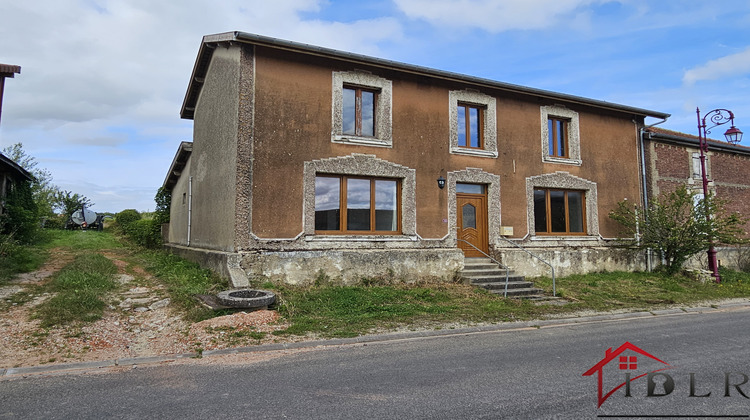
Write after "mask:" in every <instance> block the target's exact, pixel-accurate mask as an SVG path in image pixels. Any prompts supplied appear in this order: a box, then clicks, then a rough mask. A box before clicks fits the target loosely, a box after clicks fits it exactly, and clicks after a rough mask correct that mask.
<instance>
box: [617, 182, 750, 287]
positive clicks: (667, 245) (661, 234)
mask: <svg viewBox="0 0 750 420" xmlns="http://www.w3.org/2000/svg"><path fill="white" fill-rule="evenodd" d="M725 207H726V202H725V201H723V200H721V199H719V198H717V197H715V196H708V197H699V196H696V195H695V194H694V193H692V192H691V191H688V189H687V187H685V186H684V185H683V186H680V187H678V188H677V189H676V190H675V191H673V192H671V193H669V194H662V195H660V196H658V197H656V199H655V200H652V201H651V202H650V203H649V206H648V207H647V208H645V209H643V208H641V209H639V208H637V207H636V206H633V205H631V204H630V203H628V202H626V201H623V202H620V203H618V207H617V209H616V210H613V211H612V212H610V214H609V216H610V217H611V218H612V219H614V220H615V221H617V222H619V223H620V224H621V225H622V226H623V236H625V237H627V239H623V240H622V242H623V244H624V245H625V246H627V247H630V248H632V249H635V250H643V249H648V248H651V249H654V250H657V252H659V253H660V254H661V256H662V257H663V259H664V261H665V263H664V268H665V270H666V272H667V273H669V274H672V275H674V274H677V273H678V272H679V271H680V269H681V268H682V265H683V264H684V263H685V261H687V259H688V258H690V256H692V255H695V254H697V253H698V252H701V251H705V250H708V247H709V238H713V240H714V242H715V243H717V244H719V243H721V244H733V243H738V242H742V241H743V239H742V236H741V235H743V230H742V226H743V225H744V224H745V220H744V218H743V217H742V216H740V215H739V214H737V213H729V212H727V211H726V210H725ZM706 215H711V217H706Z"/></svg>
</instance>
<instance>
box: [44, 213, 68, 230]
mask: <svg viewBox="0 0 750 420" xmlns="http://www.w3.org/2000/svg"><path fill="white" fill-rule="evenodd" d="M67 221H68V216H66V215H64V214H57V215H55V216H54V217H48V218H47V219H46V220H45V221H44V226H43V227H44V228H45V229H64V228H65V222H67Z"/></svg>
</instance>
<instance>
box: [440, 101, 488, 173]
mask: <svg viewBox="0 0 750 420" xmlns="http://www.w3.org/2000/svg"><path fill="white" fill-rule="evenodd" d="M459 103H467V104H472V105H478V106H480V107H482V108H483V111H484V115H483V118H484V132H483V133H482V143H483V144H482V145H483V147H482V148H481V149H476V148H471V147H461V146H459V145H458V104H459ZM448 105H449V107H450V108H449V118H450V144H451V147H450V152H451V153H453V154H457V155H468V156H479V157H489V158H497V100H496V99H495V98H494V97H492V96H489V95H485V94H483V93H480V92H477V91H474V90H469V89H466V90H452V91H450V92H448Z"/></svg>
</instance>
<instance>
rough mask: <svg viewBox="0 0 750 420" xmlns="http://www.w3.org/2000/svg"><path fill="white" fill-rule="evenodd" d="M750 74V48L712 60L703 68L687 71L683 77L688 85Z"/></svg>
mask: <svg viewBox="0 0 750 420" xmlns="http://www.w3.org/2000/svg"><path fill="white" fill-rule="evenodd" d="M746 74H750V47H748V48H747V49H745V50H744V51H742V52H739V53H736V54H731V55H727V56H724V57H721V58H717V59H716V60H711V61H709V62H707V63H706V64H704V65H702V66H698V67H695V68H692V69H690V70H687V71H686V72H685V75H684V76H683V77H682V82H683V83H684V84H686V85H693V84H695V83H696V82H700V81H701V80H717V79H723V78H727V77H733V76H741V75H746Z"/></svg>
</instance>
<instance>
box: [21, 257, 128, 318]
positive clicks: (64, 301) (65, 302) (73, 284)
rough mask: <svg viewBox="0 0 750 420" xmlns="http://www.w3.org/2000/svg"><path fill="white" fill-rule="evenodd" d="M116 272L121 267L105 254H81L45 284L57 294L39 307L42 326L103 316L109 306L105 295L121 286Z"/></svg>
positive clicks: (37, 314) (37, 312) (38, 312)
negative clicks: (116, 279)
mask: <svg viewBox="0 0 750 420" xmlns="http://www.w3.org/2000/svg"><path fill="white" fill-rule="evenodd" d="M115 273H117V267H115V265H114V264H113V263H112V262H111V261H110V260H109V259H107V258H106V257H104V256H102V255H99V254H95V253H87V254H82V255H79V256H77V257H76V258H75V260H73V262H71V263H70V264H68V265H67V266H65V267H64V268H63V269H62V270H60V271H59V272H58V273H57V274H55V276H54V277H53V278H52V281H50V282H49V283H48V284H47V285H46V286H45V288H46V289H47V290H49V291H50V292H54V293H55V295H54V296H53V297H52V298H50V299H49V300H47V301H45V302H44V303H42V304H41V305H39V306H38V307H37V308H36V310H35V315H36V316H37V317H38V318H40V319H41V325H42V327H45V328H46V327H51V326H59V325H65V324H71V323H75V322H91V321H95V320H97V319H100V318H101V317H102V314H103V313H104V308H105V307H106V306H107V304H106V303H105V301H104V299H105V298H106V296H107V294H108V292H110V291H111V290H113V289H115V288H116V287H117V283H116V282H115V281H114V280H113V276H114V274H115Z"/></svg>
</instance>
